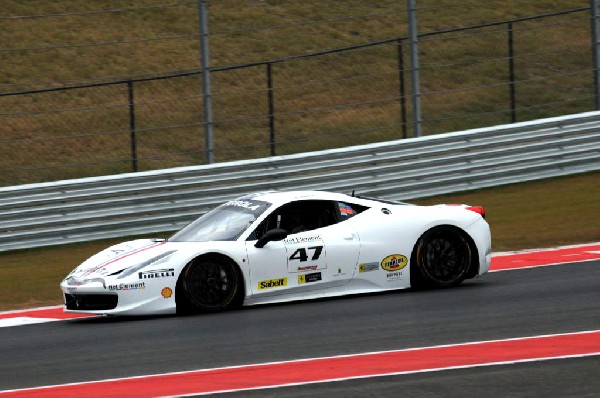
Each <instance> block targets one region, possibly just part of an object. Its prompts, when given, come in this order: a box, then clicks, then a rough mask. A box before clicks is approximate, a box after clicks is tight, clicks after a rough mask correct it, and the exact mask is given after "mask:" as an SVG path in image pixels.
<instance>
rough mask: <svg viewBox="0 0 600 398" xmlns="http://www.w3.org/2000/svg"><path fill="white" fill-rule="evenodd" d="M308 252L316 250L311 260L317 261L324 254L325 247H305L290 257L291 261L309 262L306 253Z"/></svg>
mask: <svg viewBox="0 0 600 398" xmlns="http://www.w3.org/2000/svg"><path fill="white" fill-rule="evenodd" d="M307 250H314V252H313V253H312V258H311V259H310V260H311V261H315V260H318V259H319V257H320V256H321V253H322V252H323V246H312V247H309V248H306V249H305V248H304V247H301V248H300V249H298V250H296V251H295V252H294V253H293V254H292V255H291V256H290V260H299V261H301V262H304V261H308V254H307V252H306V251H307Z"/></svg>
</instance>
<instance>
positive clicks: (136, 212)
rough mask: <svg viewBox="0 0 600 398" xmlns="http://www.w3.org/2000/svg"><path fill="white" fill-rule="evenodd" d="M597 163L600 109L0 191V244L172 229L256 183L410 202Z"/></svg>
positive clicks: (51, 242) (50, 242)
mask: <svg viewBox="0 0 600 398" xmlns="http://www.w3.org/2000/svg"><path fill="white" fill-rule="evenodd" d="M594 170H600V112H589V113H583V114H577V115H570V116H564V117H558V118H551V119H543V120H539V121H532V122H523V123H517V124H511V125H503V126H496V127H491V128H484V129H476V130H469V131H464V132H456V133H447V134H440V135H433V136H427V137H423V138H415V139H405V140H398V141H389V142H382V143H376V144H370V145H362V146H355V147H349V148H341V149H333V150H326V151H319V152H310V153H304V154H297V155H287V156H276V157H270V158H264V159H253V160H245V161H237V162H230V163H218V164H212V165H203V166H194V167H183V168H176V169H167V170H159V171H150V172H142V173H131V174H121V175H115V176H105V177H95V178H84V179H78V180H66V181H58V182H54V183H42V184H30V185H21V186H14V187H5V188H0V251H7V250H14V249H23V248H32V247H39V246H47V245H56V244H64V243H73V242H81V241H88V240H94V239H103V238H113V237H119V236H130V235H140V234H152V233H158V232H164V231H171V230H176V229H179V228H181V227H182V226H184V225H185V224H187V223H188V222H190V221H192V220H193V219H195V218H196V217H198V216H199V215H201V214H203V213H204V212H206V211H208V210H209V209H211V208H213V207H214V206H215V205H217V204H219V203H221V202H223V201H226V200H229V199H231V198H235V197H238V196H241V195H244V194H246V193H249V192H256V191H262V190H271V189H280V190H299V189H318V190H330V191H339V192H351V191H353V190H355V191H356V192H357V193H360V194H363V195H368V196H376V197H381V198H387V199H402V200H406V199H413V198H418V197H427V196H433V195H439V194H446V193H451V192H459V191H467V190H472V189H480V188H485V187H491V186H497V185H502V184H509V183H516V182H522V181H529V180H535V179H542V178H548V177H555V176H562V175H568V174H574V173H581V172H588V171H594Z"/></svg>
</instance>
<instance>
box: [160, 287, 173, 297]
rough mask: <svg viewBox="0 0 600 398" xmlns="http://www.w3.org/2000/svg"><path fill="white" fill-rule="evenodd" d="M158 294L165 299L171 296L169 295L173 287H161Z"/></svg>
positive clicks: (171, 293)
mask: <svg viewBox="0 0 600 398" xmlns="http://www.w3.org/2000/svg"><path fill="white" fill-rule="evenodd" d="M160 294H161V295H162V296H163V297H164V298H166V299H168V298H171V296H172V295H173V289H171V288H170V287H165V288H163V290H161V291H160Z"/></svg>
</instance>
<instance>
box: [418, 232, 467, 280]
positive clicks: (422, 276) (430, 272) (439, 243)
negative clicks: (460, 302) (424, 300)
mask: <svg viewBox="0 0 600 398" xmlns="http://www.w3.org/2000/svg"><path fill="white" fill-rule="evenodd" d="M472 261H473V256H472V249H471V245H470V244H469V240H468V239H467V237H466V236H465V233H464V232H462V231H461V230H459V229H458V228H454V227H450V226H442V227H436V228H433V229H430V230H429V231H427V232H425V233H424V234H423V235H422V236H421V237H420V238H419V240H418V241H417V244H416V245H415V248H414V250H413V253H412V255H411V270H410V273H411V286H413V287H415V288H439V287H451V286H457V285H460V284H461V283H462V281H463V280H464V279H465V278H466V277H467V274H468V272H469V269H470V268H471V263H472Z"/></svg>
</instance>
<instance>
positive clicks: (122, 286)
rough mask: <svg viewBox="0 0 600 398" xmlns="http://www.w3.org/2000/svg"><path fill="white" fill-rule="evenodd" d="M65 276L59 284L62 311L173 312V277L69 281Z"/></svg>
mask: <svg viewBox="0 0 600 398" xmlns="http://www.w3.org/2000/svg"><path fill="white" fill-rule="evenodd" d="M69 283H73V282H69V281H67V280H64V281H62V283H61V285H60V287H61V290H62V292H63V297H64V302H65V307H64V310H65V312H77V313H86V314H97V315H154V314H174V313H175V312H176V304H175V285H176V278H162V279H157V280H148V281H143V282H140V281H139V280H135V281H133V280H132V281H127V280H119V281H118V283H117V282H115V281H114V280H109V279H106V280H94V281H93V282H89V283H85V282H84V283H80V284H78V285H72V284H69Z"/></svg>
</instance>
